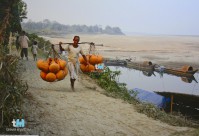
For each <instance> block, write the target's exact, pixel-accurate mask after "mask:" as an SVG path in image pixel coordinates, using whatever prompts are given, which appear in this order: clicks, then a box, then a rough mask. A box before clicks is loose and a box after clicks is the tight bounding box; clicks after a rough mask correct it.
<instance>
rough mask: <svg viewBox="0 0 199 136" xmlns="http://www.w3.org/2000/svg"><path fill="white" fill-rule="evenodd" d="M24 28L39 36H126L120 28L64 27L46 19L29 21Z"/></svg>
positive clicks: (96, 26)
mask: <svg viewBox="0 0 199 136" xmlns="http://www.w3.org/2000/svg"><path fill="white" fill-rule="evenodd" d="M22 28H23V29H24V30H25V31H27V32H30V33H38V34H47V35H48V34H77V33H78V34H110V35H124V33H123V32H122V31H121V29H120V28H119V27H110V26H106V27H105V28H104V29H103V28H102V27H101V26H98V25H94V26H87V25H63V24H60V23H58V22H56V21H50V20H48V19H45V20H43V21H40V22H33V21H30V20H29V21H28V22H26V23H22Z"/></svg>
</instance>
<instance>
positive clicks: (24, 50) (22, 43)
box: [18, 31, 30, 60]
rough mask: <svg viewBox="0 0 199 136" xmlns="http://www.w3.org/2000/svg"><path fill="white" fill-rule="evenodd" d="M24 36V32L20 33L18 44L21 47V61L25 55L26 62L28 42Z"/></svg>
mask: <svg viewBox="0 0 199 136" xmlns="http://www.w3.org/2000/svg"><path fill="white" fill-rule="evenodd" d="M25 34H26V32H25V31H22V34H21V36H19V39H18V42H19V44H20V46H21V59H23V57H24V55H25V57H26V59H27V60H28V42H29V41H30V40H29V38H28V37H27V36H26V35H25Z"/></svg>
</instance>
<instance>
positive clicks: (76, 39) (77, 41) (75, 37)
mask: <svg viewBox="0 0 199 136" xmlns="http://www.w3.org/2000/svg"><path fill="white" fill-rule="evenodd" d="M79 41H80V37H79V36H74V38H73V42H74V45H77V44H78V43H79Z"/></svg>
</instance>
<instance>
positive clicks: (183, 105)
mask: <svg viewBox="0 0 199 136" xmlns="http://www.w3.org/2000/svg"><path fill="white" fill-rule="evenodd" d="M156 93H157V94H159V95H162V96H164V97H167V98H171V105H170V107H169V108H170V111H171V112H172V111H178V112H179V111H180V112H181V113H182V114H185V115H189V116H192V117H196V118H197V119H199V117H198V116H195V115H199V110H198V109H199V104H198V102H199V96H198V95H190V94H182V93H174V92H156Z"/></svg>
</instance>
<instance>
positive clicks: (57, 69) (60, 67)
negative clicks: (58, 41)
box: [37, 58, 68, 82]
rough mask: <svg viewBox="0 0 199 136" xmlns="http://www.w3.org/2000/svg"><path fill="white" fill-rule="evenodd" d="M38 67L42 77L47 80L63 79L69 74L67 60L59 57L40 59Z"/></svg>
mask: <svg viewBox="0 0 199 136" xmlns="http://www.w3.org/2000/svg"><path fill="white" fill-rule="evenodd" d="M37 67H38V68H39V69H40V70H41V72H40V77H41V78H42V79H43V80H44V81H47V82H54V81H59V80H63V79H64V78H65V76H66V75H67V74H68V69H67V67H66V61H64V60H62V59H58V58H48V59H47V60H38V61H37Z"/></svg>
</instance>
